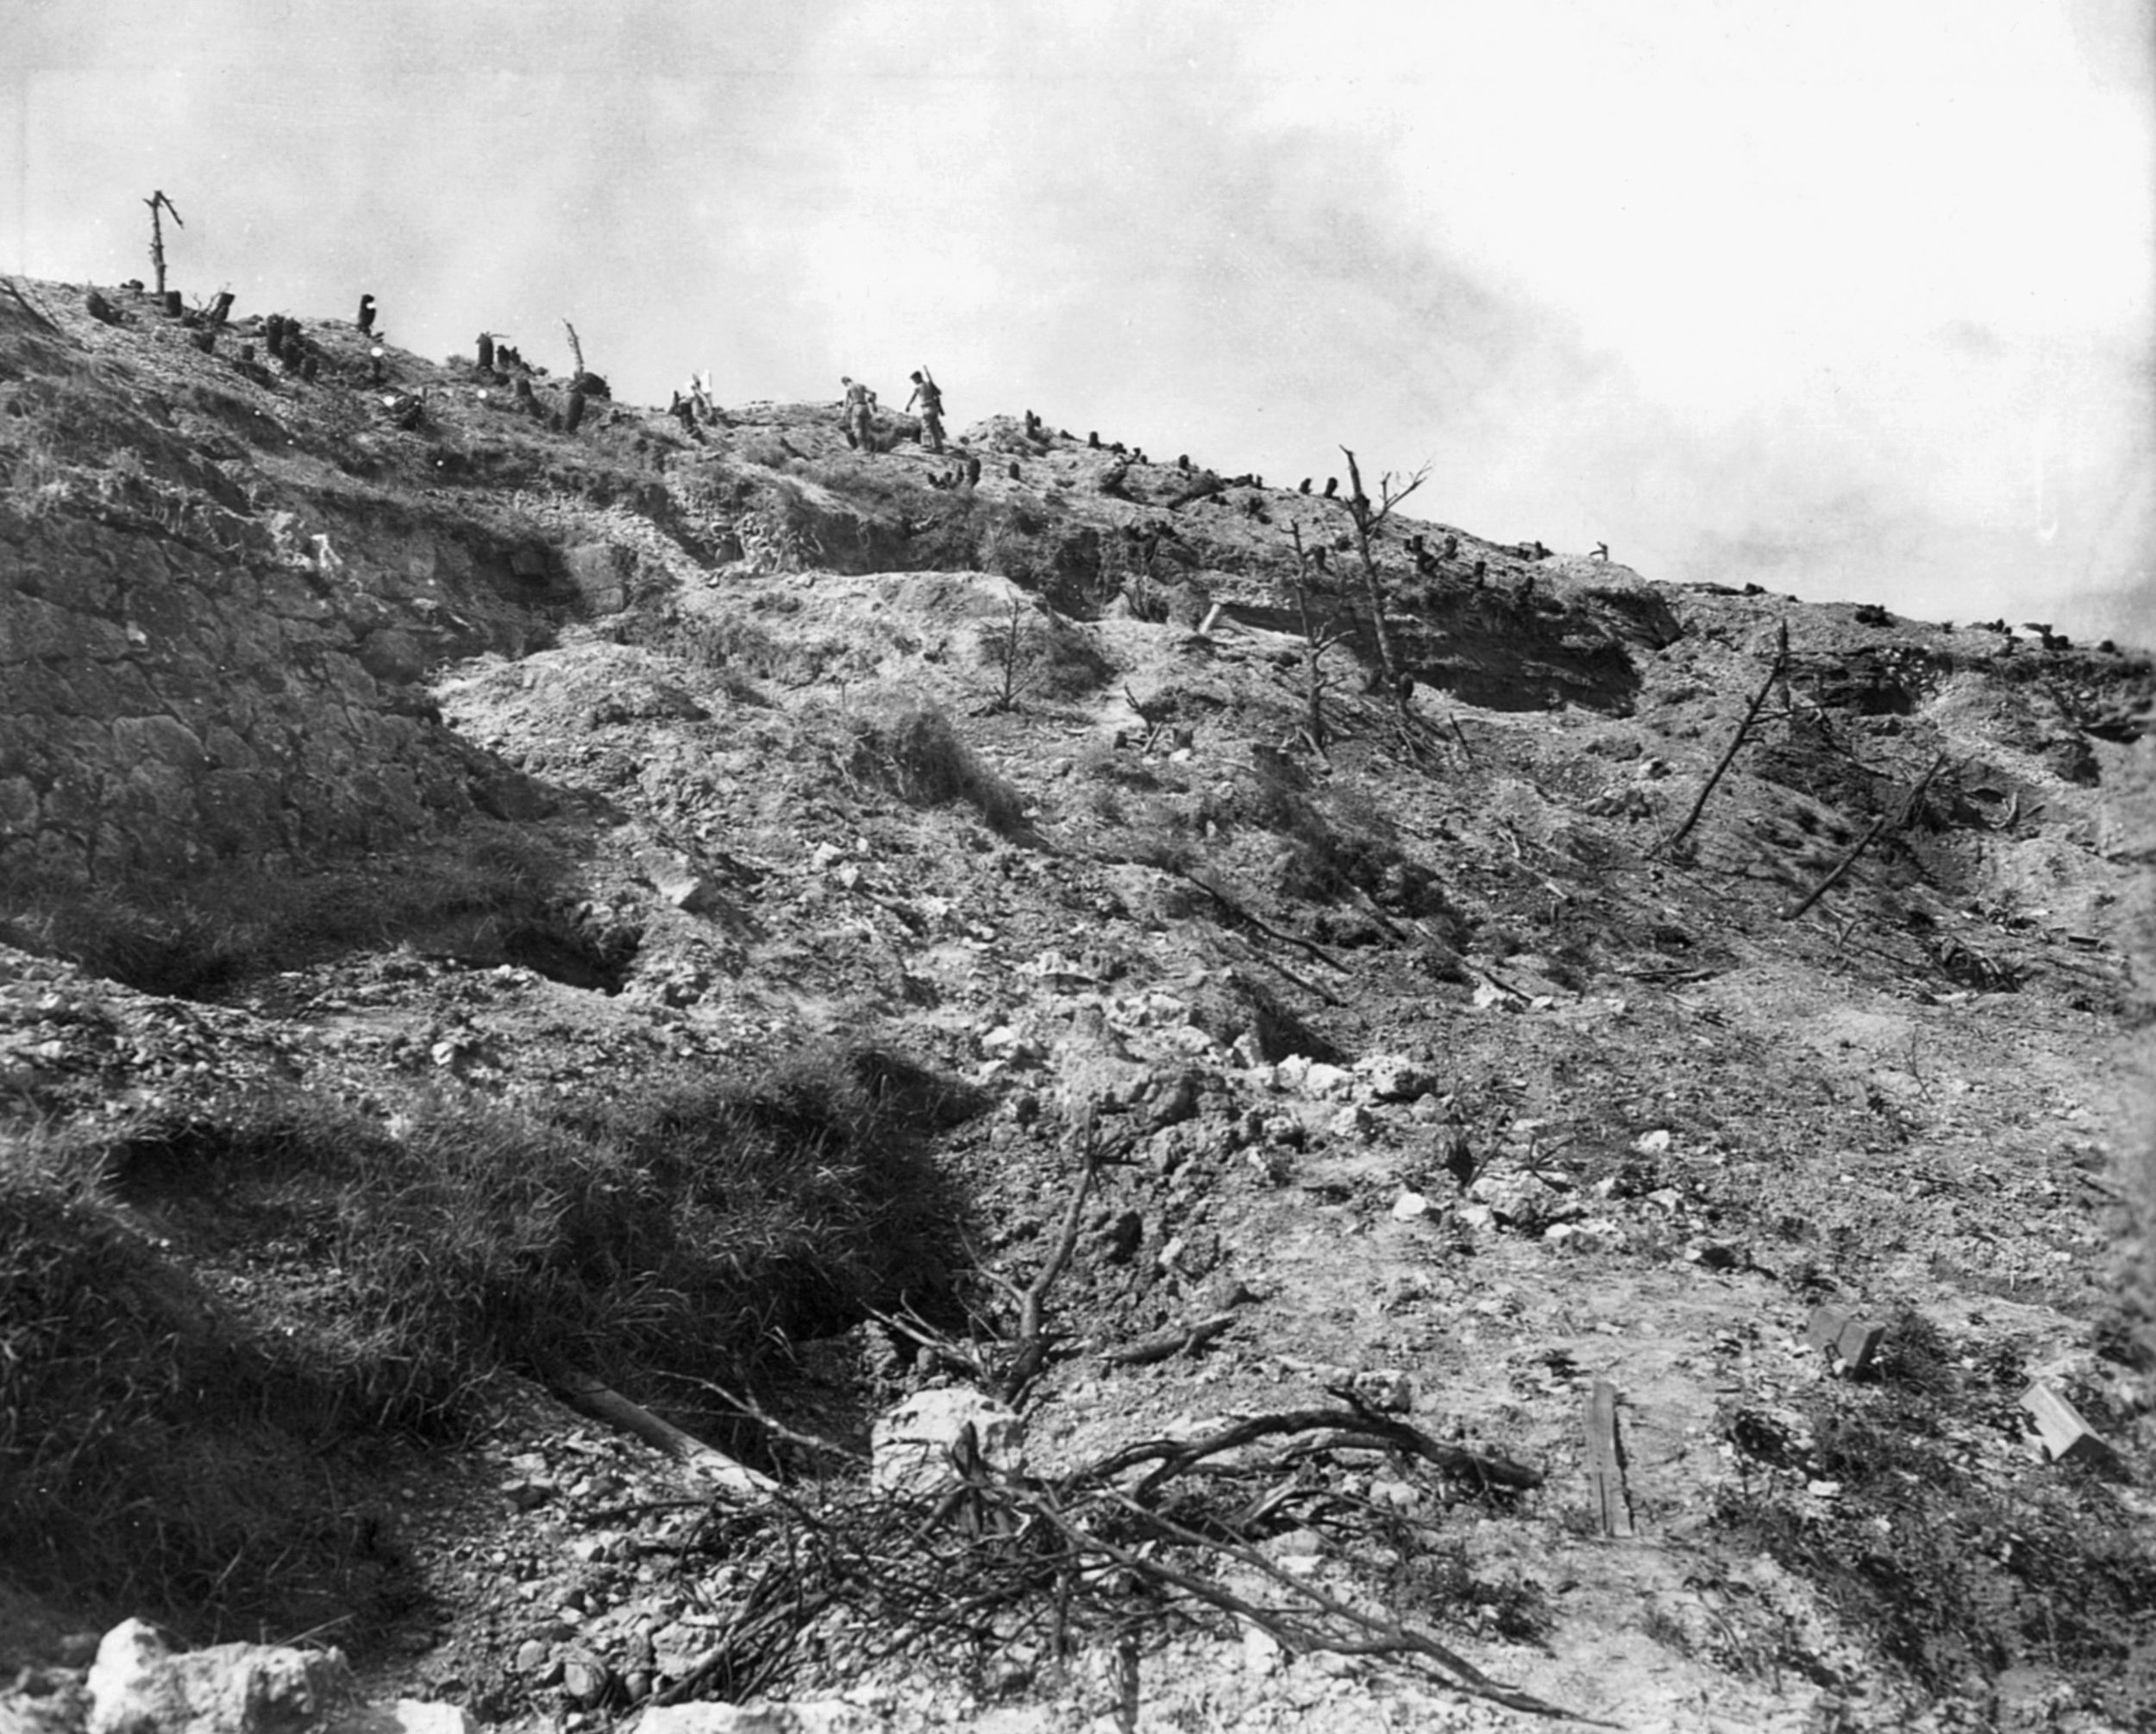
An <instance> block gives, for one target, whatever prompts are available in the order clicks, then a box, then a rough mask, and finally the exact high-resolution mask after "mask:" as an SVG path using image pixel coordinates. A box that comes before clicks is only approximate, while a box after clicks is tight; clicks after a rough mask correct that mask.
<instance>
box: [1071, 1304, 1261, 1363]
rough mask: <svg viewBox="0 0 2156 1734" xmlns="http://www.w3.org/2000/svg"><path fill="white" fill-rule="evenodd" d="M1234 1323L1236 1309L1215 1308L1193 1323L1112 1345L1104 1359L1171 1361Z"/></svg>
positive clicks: (1207, 1341) (1113, 1360)
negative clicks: (1207, 1316) (1120, 1344)
mask: <svg viewBox="0 0 2156 1734" xmlns="http://www.w3.org/2000/svg"><path fill="white" fill-rule="evenodd" d="M1234 1323H1235V1315H1234V1314H1233V1313H1232V1312H1216V1313H1214V1314H1213V1316H1212V1317H1211V1318H1200V1319H1199V1320H1197V1321H1196V1322H1195V1323H1194V1324H1175V1325H1170V1326H1169V1328H1168V1329H1167V1330H1156V1331H1155V1332H1154V1333H1153V1334H1152V1335H1151V1336H1141V1337H1139V1338H1138V1341H1137V1342H1135V1343H1125V1345H1124V1346H1123V1347H1122V1348H1120V1349H1110V1350H1109V1351H1108V1352H1107V1353H1106V1355H1103V1356H1102V1357H1101V1359H1102V1360H1104V1361H1106V1362H1107V1363H1108V1364H1109V1365H1110V1366H1112V1367H1146V1366H1150V1365H1151V1364H1152V1363H1153V1362H1156V1361H1172V1360H1174V1359H1175V1356H1176V1355H1181V1354H1184V1353H1186V1352H1188V1350H1191V1349H1201V1348H1203V1347H1204V1346H1205V1345H1206V1343H1210V1342H1211V1341H1212V1340H1213V1338H1214V1337H1216V1336H1219V1334H1220V1333H1221V1332H1222V1331H1224V1330H1226V1329H1227V1328H1228V1327H1229V1326H1230V1325H1231V1324H1234Z"/></svg>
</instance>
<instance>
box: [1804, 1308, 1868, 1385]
mask: <svg viewBox="0 0 2156 1734" xmlns="http://www.w3.org/2000/svg"><path fill="white" fill-rule="evenodd" d="M1885 1336H1886V1326H1885V1325H1883V1324H1867V1323H1865V1322H1864V1321H1862V1320H1859V1319H1858V1318H1853V1317H1852V1316H1851V1315H1850V1314H1849V1313H1847V1312H1846V1311H1843V1310H1842V1309H1841V1308H1840V1307H1839V1306H1814V1308H1813V1309H1812V1316H1811V1318H1810V1319H1809V1320H1808V1321H1807V1323H1806V1324H1805V1326H1804V1343H1805V1346H1806V1347H1807V1348H1810V1349H1817V1350H1819V1351H1820V1353H1821V1354H1822V1355H1837V1356H1839V1358H1840V1361H1841V1366H1842V1370H1843V1371H1844V1372H1846V1373H1848V1374H1852V1375H1853V1374H1858V1373H1861V1372H1863V1371H1864V1370H1865V1368H1867V1367H1869V1366H1870V1365H1871V1357H1872V1356H1873V1355H1876V1354H1877V1353H1878V1350H1879V1344H1880V1343H1881V1341H1882V1340H1883V1339H1884V1337H1885Z"/></svg>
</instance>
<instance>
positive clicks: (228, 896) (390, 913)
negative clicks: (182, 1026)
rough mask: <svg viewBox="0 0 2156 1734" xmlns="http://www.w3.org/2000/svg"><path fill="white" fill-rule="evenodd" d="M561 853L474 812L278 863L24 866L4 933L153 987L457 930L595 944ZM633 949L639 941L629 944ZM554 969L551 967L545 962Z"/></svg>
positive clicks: (0, 931) (517, 940)
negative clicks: (561, 895)
mask: <svg viewBox="0 0 2156 1734" xmlns="http://www.w3.org/2000/svg"><path fill="white" fill-rule="evenodd" d="M564 870H565V869H564V863H563V861H562V860H561V857H560V856H559V855H558V854H556V853H555V851H554V850H553V849H552V848H549V847H548V845H547V844H546V843H544V842H542V841H540V840H538V839H537V838H536V837H535V836H534V835H533V833H532V832H531V830H530V828H529V827H521V826H515V825H507V824H503V825H493V824H485V823H479V824H474V825H473V826H471V827H469V828H467V829H465V830H464V831H463V832H461V834H460V835H459V836H456V837H455V838H454V839H452V840H448V841H445V842H441V843H437V844H436V845H435V846H434V847H432V848H423V849H414V850H412V851H411V852H410V853H409V854H405V855H403V856H399V857H397V858H395V859H394V860H391V861H372V862H369V863H367V864H364V865H351V864H345V865H338V866H333V867H324V868H322V869H319V870H317V871H316V872H313V873H273V872H271V871H269V870H267V869H266V868H260V867H236V866H231V865H227V866H224V867H219V868H218V869H217V870H216V871H215V872H212V873H198V874H191V875H189V876H187V877H185V878H177V879H152V878H147V877H137V878H133V879H129V880H123V881H120V882H117V883H108V884H101V885H93V886H85V885H83V884H81V883H80V882H79V881H77V880H69V879H63V878H60V877H52V878H44V879H41V878H38V877H36V876H34V875H28V874H25V875H22V876H21V877H20V878H18V880H16V884H15V886H14V887H13V889H14V891H15V893H16V900H15V902H14V905H13V907H12V909H11V910H9V911H8V912H7V913H5V914H4V915H0V941H4V942H7V943H9V944H10V945H16V946H19V947H21V948H22V949H24V950H26V951H34V952H38V953H41V954H44V955H49V956H55V957H64V958H66V959H68V960H69V961H72V962H74V963H77V964H78V965H80V966H81V967H83V968H84V969H85V970H88V971H90V972H91V973H94V974H97V975H102V976H105V977H108V978H110V980H115V981H121V982H124V983H126V984H127V985H128V986H130V987H134V988H137V989H140V990H141V992H145V993H160V994H168V995H172V996H174V997H179V998H205V997H208V996H210V995H214V994H216V993H217V992H221V991H223V990H226V989H229V988H230V987H232V986H235V985H237V984H239V983H241V982H243V981H246V980H250V979H252V978H255V977H259V976H260V975H263V974H266V973H270V972H272V971H275V970H279V969H289V968H293V967H298V965H300V964H303V963H307V962H312V961H319V960H321V959H323V958H325V957H331V956H335V955H338V954H340V953H342V952H346V951H350V950H354V949H359V948H383V947H387V946H393V945H395V944H397V943H398V942H400V941H404V940H409V939H415V938H420V939H423V938H425V937H427V936H441V935H444V934H454V936H455V937H454V939H449V940H445V941H444V948H445V949H450V950H455V951H459V952H461V953H476V954H478V955H495V956H499V957H507V956H508V955H510V954H511V952H512V951H514V950H515V949H517V948H518V947H519V946H523V947H526V948H545V947H547V946H549V945H550V946H552V947H554V948H557V949H560V950H562V951H566V952H573V953H589V954H590V955H589V956H588V957H587V959H586V961H588V962H589V963H590V964H591V966H592V967H594V968H597V969H599V970H601V971H602V972H604V971H605V970H609V969H611V968H613V967H617V966H618V965H619V964H621V963H623V962H625V961H626V957H625V956H623V955H615V954H617V953H618V952H619V949H620V948H619V947H618V946H617V945H613V946H611V951H610V945H611V942H605V941H598V940H594V939H593V938H592V936H586V935H583V934H580V932H578V931H577V930H575V928H574V926H573V923H569V922H568V921H567V919H566V917H564V916H563V914H562V912H561V910H560V909H559V908H558V907H557V906H556V901H555V889H556V887H557V886H558V885H559V883H560V881H561V876H562V873H563V872H564ZM631 950H632V951H633V946H632V948H631ZM549 973H551V972H549Z"/></svg>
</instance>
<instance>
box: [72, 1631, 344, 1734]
mask: <svg viewBox="0 0 2156 1734" xmlns="http://www.w3.org/2000/svg"><path fill="white" fill-rule="evenodd" d="M347 1683H348V1670H347V1669H346V1668H345V1663H344V1658H343V1657H342V1656H341V1655H339V1654H338V1653H337V1652H336V1651H335V1650H328V1651H312V1650H301V1649H283V1648H279V1647H277V1646H274V1645H270V1644H257V1643H220V1644H216V1645H215V1646H213V1647H212V1648H210V1649H197V1650H191V1651H188V1652H185V1653H176V1652H175V1651H174V1650H173V1649H172V1648H171V1646H170V1645H168V1644H167V1643H166V1641H165V1639H164V1637H163V1636H162V1635H161V1634H160V1632H159V1631H157V1629H156V1628H155V1627H154V1626H152V1625H149V1624H145V1623H144V1622H143V1621H141V1620H139V1619H130V1620H126V1621H123V1622H122V1624H118V1625H116V1626H115V1627H113V1629H112V1630H111V1631H109V1632H107V1633H106V1634H105V1637H104V1642H103V1643H101V1644H99V1645H98V1646H97V1662H96V1664H95V1665H94V1666H92V1668H91V1670H90V1681H89V1687H90V1721H89V1734H298V1731H299V1730H302V1729H305V1728H310V1727H312V1726H314V1725H317V1724H318V1723H319V1722H320V1721H321V1720H322V1719H323V1715H324V1712H326V1711H328V1710H329V1707H330V1706H331V1705H332V1704H333V1703H334V1702H335V1699H336V1697H337V1695H338V1694H339V1693H341V1692H342V1691H343V1690H344V1689H345V1688H346V1686H347Z"/></svg>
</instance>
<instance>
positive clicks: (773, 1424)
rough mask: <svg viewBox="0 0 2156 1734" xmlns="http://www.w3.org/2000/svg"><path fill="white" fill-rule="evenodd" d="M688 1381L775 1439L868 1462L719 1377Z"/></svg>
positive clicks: (850, 1460)
mask: <svg viewBox="0 0 2156 1734" xmlns="http://www.w3.org/2000/svg"><path fill="white" fill-rule="evenodd" d="M689 1382H690V1383H691V1384H693V1385H696V1386H699V1387H701V1388H702V1389H704V1390H705V1391H708V1392H710V1393H711V1395H712V1396H714V1397H716V1398H718V1399H719V1400H720V1401H721V1402H723V1403H724V1404H725V1405H727V1406H728V1407H729V1408H730V1409H732V1410H733V1411H734V1412H736V1413H737V1414H739V1415H742V1416H743V1417H745V1418H747V1419H749V1420H751V1421H754V1422H755V1424H757V1425H758V1426H759V1427H761V1428H762V1429H763V1430H764V1431H766V1432H767V1433H768V1434H770V1435H771V1437H773V1438H774V1439H782V1440H784V1441H785V1442H786V1443H787V1444H789V1445H799V1446H800V1447H801V1448H802V1449H804V1450H809V1451H819V1452H821V1453H822V1454H823V1455H825V1456H827V1457H839V1458H843V1459H844V1460H845V1461H846V1462H851V1463H865V1462H868V1456H867V1454H866V1453H864V1452H861V1451H857V1450H856V1449H854V1448H853V1447H852V1446H850V1445H840V1444H835V1443H832V1442H831V1441H830V1440H829V1439H826V1438H824V1437H822V1436H821V1435H819V1434H816V1433H804V1432H802V1431H800V1430H799V1429H798V1428H794V1427H789V1426H787V1424H786V1423H785V1422H783V1421H781V1420H780V1419H779V1418H777V1417H776V1416H774V1415H772V1414H771V1413H769V1412H768V1411H766V1410H765V1409H764V1408H763V1407H762V1406H761V1405H760V1404H757V1403H755V1402H752V1401H751V1400H750V1399H748V1398H746V1397H743V1396H739V1395H736V1393H734V1392H731V1391H730V1390H728V1389H727V1388H726V1387H724V1385H721V1384H720V1383H718V1380H713V1379H692V1380H690V1381H689Z"/></svg>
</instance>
